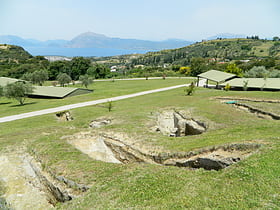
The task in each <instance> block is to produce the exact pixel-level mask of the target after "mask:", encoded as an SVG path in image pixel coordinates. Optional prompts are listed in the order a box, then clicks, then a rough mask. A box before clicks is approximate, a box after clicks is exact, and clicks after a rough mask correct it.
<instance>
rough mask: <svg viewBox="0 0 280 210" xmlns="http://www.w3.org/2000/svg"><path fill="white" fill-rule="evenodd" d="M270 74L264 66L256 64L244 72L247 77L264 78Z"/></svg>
mask: <svg viewBox="0 0 280 210" xmlns="http://www.w3.org/2000/svg"><path fill="white" fill-rule="evenodd" d="M268 76H269V71H268V70H266V68H265V67H264V66H254V67H253V68H252V69H250V70H249V71H247V72H246V73H245V74H244V77H247V78H264V77H268Z"/></svg>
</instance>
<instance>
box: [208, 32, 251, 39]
mask: <svg viewBox="0 0 280 210" xmlns="http://www.w3.org/2000/svg"><path fill="white" fill-rule="evenodd" d="M218 38H222V39H235V38H246V35H244V34H231V33H221V34H217V35H215V36H211V37H208V38H207V40H213V39H218Z"/></svg>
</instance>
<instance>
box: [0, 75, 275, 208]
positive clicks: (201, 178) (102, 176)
mask: <svg viewBox="0 0 280 210" xmlns="http://www.w3.org/2000/svg"><path fill="white" fill-rule="evenodd" d="M146 82H149V87H147V83H146ZM159 82H161V84H159ZM163 82H165V81H161V80H160V81H131V82H128V83H125V86H126V88H124V83H123V82H115V83H113V82H108V83H103V84H101V83H100V84H99V83H95V84H94V88H96V92H95V93H96V95H94V93H93V95H92V96H86V95H84V96H76V97H73V98H71V99H70V98H69V99H66V100H64V102H63V103H70V102H71V103H73V102H74V103H76V102H80V101H84V100H88V98H89V97H92V98H95V97H96V98H100V97H103V96H105V95H106V96H107V97H111V96H116V95H123V94H127V93H131V92H138V91H142V90H146V89H153V88H159V87H163V86H164V85H163ZM169 82H170V81H169ZM176 84H181V83H179V82H178V81H176V82H175V81H173V83H172V84H170V83H169V85H167V86H171V85H176ZM109 87H110V88H109ZM150 87H151V88H150ZM105 88H106V90H105ZM127 89H129V90H127ZM99 91H100V94H99ZM101 91H102V93H103V94H101ZM216 96H229V97H248V98H265V99H279V97H280V93H279V92H253V91H252V92H251V91H247V92H242V91H241V92H237V91H228V92H225V91H220V90H210V89H202V88H199V89H197V90H196V92H195V94H194V95H193V96H185V94H184V92H183V88H180V89H175V90H171V91H166V92H161V93H156V94H150V95H145V96H140V97H136V98H130V99H126V100H121V101H117V102H114V103H113V111H112V112H108V110H107V109H105V108H102V107H100V106H91V107H84V108H79V109H75V110H71V113H72V115H73V117H74V120H73V121H70V122H59V121H58V120H57V119H56V118H55V116H54V115H53V114H50V115H44V116H39V117H33V118H28V119H23V120H18V121H14V122H8V123H3V124H0V150H2V151H5V150H6V149H7V148H9V149H11V148H18V147H22V148H26V149H27V151H29V152H30V153H31V154H36V157H37V158H38V159H40V160H41V162H42V164H43V166H44V168H45V169H47V170H50V171H52V172H53V173H55V174H57V175H63V176H65V177H67V178H68V179H70V180H74V181H75V182H77V183H81V184H86V185H89V186H91V188H90V189H89V190H88V191H87V192H85V193H82V196H80V197H78V198H75V199H74V200H72V201H70V202H66V203H60V204H58V205H57V206H56V207H57V208H58V209H279V206H280V177H279V174H280V164H279V160H280V153H279V149H280V141H279V140H280V129H279V126H280V122H279V121H275V120H267V119H260V118H257V117H256V116H254V115H252V114H248V113H246V112H244V111H241V110H237V109H235V108H233V107H232V106H231V105H227V104H224V103H221V102H220V101H219V100H216V99H214V97H216ZM68 100H69V101H68ZM30 101H32V99H30ZM63 103H62V102H59V101H57V100H55V102H54V103H53V104H51V105H48V104H47V103H46V104H45V102H43V101H40V102H38V103H37V104H32V105H26V106H24V107H28V106H30V107H32V109H33V110H35V109H37V108H44V107H48V106H53V105H55V106H57V105H62V104H63ZM10 105H11V104H9V105H0V109H1V110H2V109H3V110H5V112H8V113H16V111H9V109H11V108H10V107H9V106H10ZM36 105H38V107H37V106H36ZM268 106H269V104H268ZM16 108H18V107H16ZM273 108H274V107H273ZM12 109H14V108H12ZM163 109H177V110H191V112H192V114H193V115H194V116H197V117H200V118H202V119H207V121H209V122H211V123H213V125H215V126H213V128H212V129H211V130H209V131H207V132H206V133H204V134H202V135H196V136H185V137H178V138H174V137H173V138H172V137H167V136H163V135H161V134H160V133H155V132H152V131H150V127H149V126H150V124H151V123H153V119H152V117H151V115H152V114H151V113H154V112H157V111H159V110H163ZM1 115H3V116H4V115H5V114H3V113H2V111H1ZM6 115H7V114H6ZM99 117H107V118H112V119H114V120H115V121H114V122H115V123H113V124H112V125H109V126H107V127H103V128H100V129H99V131H98V132H115V133H125V134H126V135H127V136H128V137H130V138H131V139H132V140H133V141H135V142H137V143H138V144H139V143H140V144H142V145H145V146H147V147H151V148H152V147H160V148H162V149H163V150H166V151H172V152H187V151H192V150H195V149H200V148H204V147H210V146H218V145H224V144H227V143H233V142H234V143H237V142H238V143H243V142H255V143H260V144H262V145H263V146H262V147H261V149H260V150H259V151H258V152H257V153H255V154H253V155H252V156H250V157H249V158H247V159H246V160H244V161H241V162H238V163H237V164H234V165H232V166H230V167H228V168H226V169H223V170H220V171H213V170H211V171H206V170H204V169H199V170H187V169H185V168H178V167H172V166H170V167H167V166H160V165H152V164H126V165H124V164H113V163H104V162H101V161H95V160H92V159H91V158H89V157H88V156H87V155H85V154H83V153H81V152H80V151H79V150H77V149H75V148H74V147H73V146H71V145H70V144H68V143H67V142H66V140H65V139H63V138H61V137H62V136H65V135H71V134H75V133H78V132H82V131H89V130H90V129H89V123H90V121H91V120H93V119H96V118H99Z"/></svg>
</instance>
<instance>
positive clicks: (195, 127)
mask: <svg viewBox="0 0 280 210" xmlns="http://www.w3.org/2000/svg"><path fill="white" fill-rule="evenodd" d="M154 130H155V131H159V132H161V133H162V134H163V135H166V136H172V137H180V136H188V135H198V134H202V133H204V132H205V131H206V130H207V125H206V123H205V122H202V121H199V120H197V119H194V118H193V117H190V116H186V114H185V113H183V112H180V111H175V110H166V111H162V112H159V113H156V126H155V128H154Z"/></svg>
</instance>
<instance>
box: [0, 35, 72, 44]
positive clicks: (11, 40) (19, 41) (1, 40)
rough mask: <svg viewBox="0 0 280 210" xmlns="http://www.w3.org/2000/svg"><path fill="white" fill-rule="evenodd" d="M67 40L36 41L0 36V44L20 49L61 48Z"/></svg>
mask: <svg viewBox="0 0 280 210" xmlns="http://www.w3.org/2000/svg"><path fill="white" fill-rule="evenodd" d="M67 42H68V41H67V40H48V41H39V40H36V39H23V38H21V37H19V36H13V35H0V44H10V45H17V46H22V47H63V46H64V45H66V43H67Z"/></svg>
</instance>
